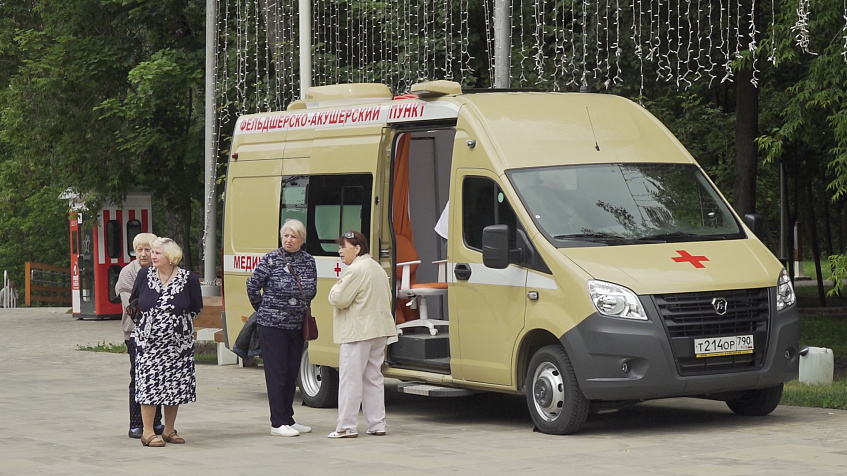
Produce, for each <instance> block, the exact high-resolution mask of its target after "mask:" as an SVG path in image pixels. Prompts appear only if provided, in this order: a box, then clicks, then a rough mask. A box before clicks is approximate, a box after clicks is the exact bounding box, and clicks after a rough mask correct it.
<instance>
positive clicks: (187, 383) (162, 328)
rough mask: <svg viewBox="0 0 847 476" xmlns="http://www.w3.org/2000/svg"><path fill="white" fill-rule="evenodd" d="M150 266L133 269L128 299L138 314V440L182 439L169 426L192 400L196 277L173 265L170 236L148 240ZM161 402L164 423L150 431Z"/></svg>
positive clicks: (175, 255)
mask: <svg viewBox="0 0 847 476" xmlns="http://www.w3.org/2000/svg"><path fill="white" fill-rule="evenodd" d="M151 251H152V256H151V261H152V266H150V267H149V268H147V269H146V270H145V271H142V272H140V273H138V277H137V278H136V280H135V286H134V287H133V288H132V295H131V296H130V299H133V298H136V297H137V298H138V309H139V311H140V317H139V318H138V322H137V323H136V325H135V329H134V330H133V331H132V337H133V339H135V343H136V348H137V355H136V360H135V400H136V401H137V402H138V403H139V404H141V418H142V420H143V421H144V431H143V435H142V437H141V444H142V445H144V446H155V447H159V446H165V443H174V444H183V443H185V439H183V438H182V437H181V436H179V434H178V433H177V431H176V429H175V428H174V424H175V422H176V415H177V412H178V410H179V406H180V405H181V404H184V403H191V402H194V401H196V400H197V380H196V377H195V374H194V319H195V318H196V317H197V314H199V313H200V310H201V309H203V296H202V293H201V291H200V280H199V279H198V278H197V276H196V275H194V274H193V273H191V272H190V271H188V270H186V269H182V268H180V267H179V263H180V261H181V260H182V249H181V248H180V247H179V245H177V244H176V243H175V242H174V240H172V239H170V238H158V239H156V240H155V241H154V242H153V243H152V250H151ZM158 405H163V406H164V414H165V428H164V432H163V433H162V436H161V437H160V436H159V435H157V434H156V432H155V429H154V427H153V420H154V417H155V414H156V407H157V406H158Z"/></svg>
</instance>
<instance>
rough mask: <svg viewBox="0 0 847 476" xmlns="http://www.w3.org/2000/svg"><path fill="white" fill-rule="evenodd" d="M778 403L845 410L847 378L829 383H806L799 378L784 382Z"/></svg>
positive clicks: (846, 407)
mask: <svg viewBox="0 0 847 476" xmlns="http://www.w3.org/2000/svg"><path fill="white" fill-rule="evenodd" d="M779 403H780V405H793V406H796V407H815V408H835V409H838V410H847V378H842V379H839V380H834V381H833V382H832V384H830V385H808V384H805V383H803V382H801V381H799V380H792V381H791V382H788V383H786V384H785V391H784V392H783V394H782V400H780V402H779Z"/></svg>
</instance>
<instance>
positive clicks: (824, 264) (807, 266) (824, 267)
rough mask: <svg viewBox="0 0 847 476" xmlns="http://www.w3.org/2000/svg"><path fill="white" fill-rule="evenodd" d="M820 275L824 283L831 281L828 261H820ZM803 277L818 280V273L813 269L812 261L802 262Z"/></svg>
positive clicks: (830, 268) (813, 263) (830, 269)
mask: <svg viewBox="0 0 847 476" xmlns="http://www.w3.org/2000/svg"><path fill="white" fill-rule="evenodd" d="M821 275H822V276H823V280H824V281H829V280H830V279H832V267H831V266H830V264H829V260H824V261H821ZM803 276H809V277H811V278H812V279H818V271H817V270H816V269H815V262H814V261H808V260H807V261H803Z"/></svg>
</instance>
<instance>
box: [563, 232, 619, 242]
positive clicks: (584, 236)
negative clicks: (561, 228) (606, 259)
mask: <svg viewBox="0 0 847 476" xmlns="http://www.w3.org/2000/svg"><path fill="white" fill-rule="evenodd" d="M553 238H555V239H557V240H583V241H600V242H607V241H616V242H617V241H627V240H628V239H627V238H625V237H623V236H621V235H616V234H614V233H603V232H597V231H594V232H590V233H569V234H566V235H554V236H553Z"/></svg>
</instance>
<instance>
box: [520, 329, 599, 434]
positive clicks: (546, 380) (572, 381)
mask: <svg viewBox="0 0 847 476" xmlns="http://www.w3.org/2000/svg"><path fill="white" fill-rule="evenodd" d="M526 402H527V406H528V407H529V413H530V415H532V420H533V421H534V422H535V426H536V428H538V430H539V431H541V432H542V433H547V434H550V435H569V434H571V433H576V432H577V431H579V429H580V428H581V427H582V425H583V424H585V420H586V419H587V418H588V409H589V402H588V400H587V399H586V398H585V395H583V394H582V390H580V388H579V383H577V380H576V374H575V373H574V370H573V366H572V365H571V360H570V358H568V354H567V353H566V352H565V349H563V348H562V347H561V346H558V345H548V346H546V347H542V348H541V349H539V350H538V352H536V353H535V355H534V356H532V360H531V361H530V362H529V372H528V373H527V376H526Z"/></svg>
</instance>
